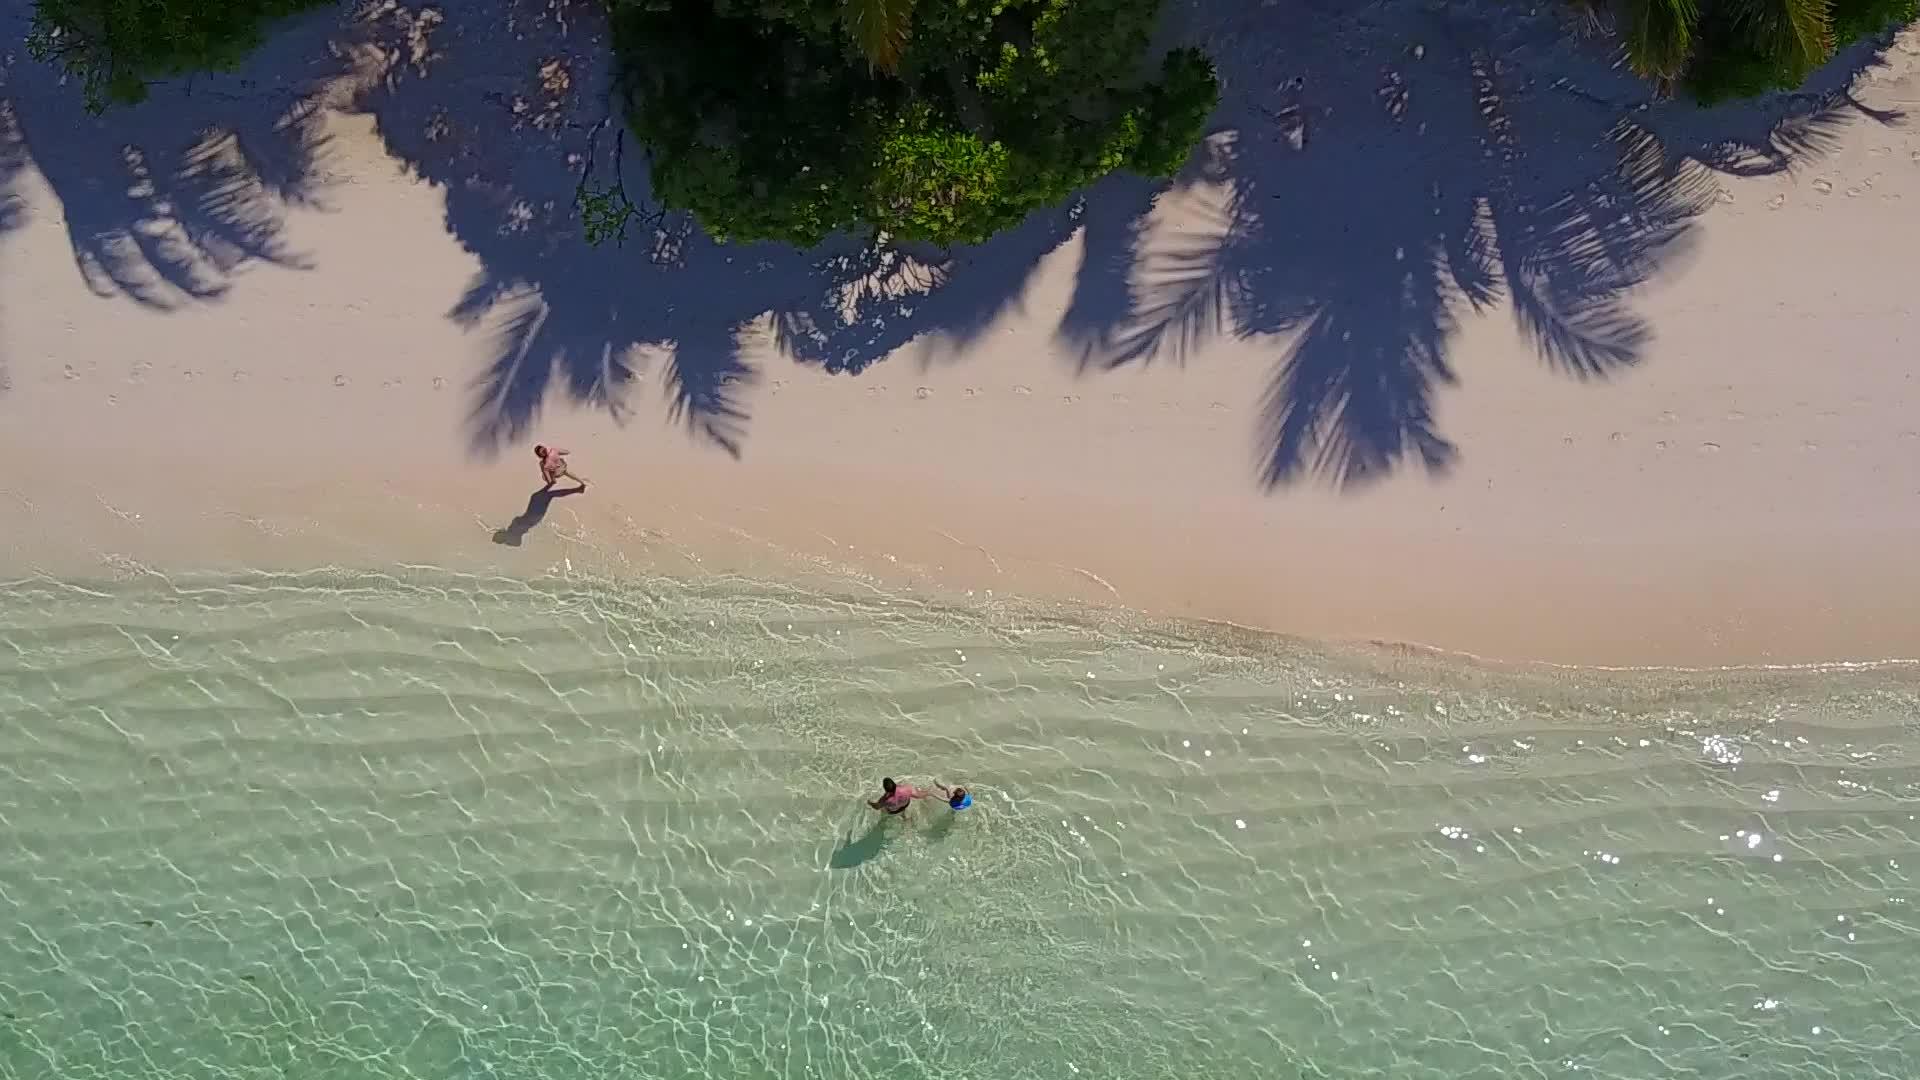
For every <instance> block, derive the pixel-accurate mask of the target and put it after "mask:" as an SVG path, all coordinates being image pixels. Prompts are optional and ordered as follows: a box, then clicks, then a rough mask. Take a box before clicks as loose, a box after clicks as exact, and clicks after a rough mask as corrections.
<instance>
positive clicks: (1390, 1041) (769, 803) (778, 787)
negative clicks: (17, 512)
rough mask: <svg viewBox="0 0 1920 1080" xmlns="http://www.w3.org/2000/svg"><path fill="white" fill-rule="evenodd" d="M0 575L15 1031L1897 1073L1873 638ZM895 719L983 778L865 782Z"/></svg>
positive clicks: (1904, 832)
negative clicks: (1633, 662) (1572, 660)
mask: <svg viewBox="0 0 1920 1080" xmlns="http://www.w3.org/2000/svg"><path fill="white" fill-rule="evenodd" d="M1288 648H1290V647H1289V646H1285V645H1283V644H1276V643H1272V642H1261V641H1254V640H1248V641H1240V642H1237V643H1236V642H1232V641H1226V640H1216V641H1214V642H1211V643H1203V642H1200V641H1198V640H1183V639H1180V638H1176V637H1173V636H1169V635H1167V634H1164V633H1159V632H1148V631H1145V630H1142V629H1139V628H1131V629H1129V628H1126V627H1118V626H1113V625H1104V626H1099V627H1095V626H1091V625H1077V624H1075V623H1073V622H1070V621H1064V620H1060V619H1055V618H1048V617H1041V616H1038V615H1033V614H1020V613H1015V612H1011V611H1007V610H1001V611H995V612H974V613H968V612H956V611H948V610H938V609H932V608H928V607H925V606H922V605H915V604H908V603H904V602H895V601H890V600H887V599H885V598H882V597H877V596H873V597H868V598H864V599H861V600H858V601H850V600H838V599H831V598H827V597H822V596H815V595H808V594H802V593H797V592H792V591H777V590H774V589H771V588H769V587H761V586H751V585H749V584H747V583H724V582H723V583H708V584H705V585H700V586H689V585H676V584H671V583H665V582H647V583H643V584H640V585H627V586H619V587H615V586H611V585H607V584H595V583H590V582H581V581H563V580H552V581H545V582H539V583H534V584H527V583H516V582H512V581H507V580H494V579H480V578H469V577H454V576H450V575H445V574H439V573H436V572H428V571H419V572H412V573H408V574H405V575H399V576H374V575H351V574H345V573H313V574H307V575H300V576H290V577H288V576H253V577H246V578H241V579H237V580H235V579H224V580H212V579H206V580H197V581H196V580H189V579H178V578H176V579H173V580H171V581H169V580H167V579H162V578H158V577H136V578H133V579H132V580H129V581H122V582H117V583H113V584H100V585H87V586H85V587H82V586H78V585H71V584H65V583H59V582H51V581H44V580H36V581H27V582H17V583H14V584H11V585H7V586H4V587H0V826H3V829H0V908H3V909H4V910H3V912H0V913H3V914H4V920H0V921H3V922H4V926H0V1009H3V1010H4V1013H5V1015H4V1017H0V1076H4V1077H6V1078H7V1080H13V1078H28V1077H32V1078H40V1077H60V1078H63V1080H95V1078H113V1080H136V1078H139V1080H148V1078H151V1080H159V1078H168V1080H175V1078H179V1080H185V1078H194V1080H201V1078H206V1080H212V1078H256V1077H276V1078H277V1077H299V1078H301V1080H323V1078H326V1080H330V1078H342V1080H346V1078H353V1080H369V1078H380V1080H384V1078H397V1077H421V1078H427V1077H434V1078H438V1077H457V1078H467V1077H474V1078H490V1080H509V1078H534V1077H539V1078H545V1080H571V1078H576V1077H577V1078H595V1080H600V1078H613V1077H661V1078H676V1080H677V1078H694V1077H728V1078H761V1077H835V1078H838V1077H868V1076H888V1077H893V1078H922V1077H925V1078H932V1077H939V1078H943V1080H948V1078H951V1080H961V1078H978V1080H987V1078H994V1080H1003V1078H1017V1077H1035V1078H1039V1077H1045V1078H1049V1080H1052V1078H1060V1077H1072V1076H1076V1075H1078V1076H1087V1077H1129V1078H1133V1077H1162V1076H1165V1077H1181V1078H1183V1080H1184V1078H1194V1077H1207V1078H1215V1077H1219V1078H1226V1077H1262V1078H1267V1077H1295V1076H1299V1077H1348V1076H1391V1077H1396V1078H1406V1077H1435V1078H1439V1077H1445V1078H1447V1080H1460V1078H1463V1077H1490V1078H1491V1077H1502V1078H1507V1077H1536V1076H1563V1075H1568V1073H1569V1069H1570V1067H1571V1068H1573V1069H1577V1070H1579V1071H1580V1072H1581V1073H1582V1074H1586V1075H1593V1076H1603V1077H1655V1076H1660V1077H1727V1078H1733V1077H1741V1078H1749V1077H1801V1076H1806V1077H1845V1078H1848V1080H1864V1078H1870V1077H1911V1076H1912V1075H1913V1069H1914V1064H1913V1062H1914V1061H1915V1060H1920V1035H1916V1031H1920V1028H1917V1027H1916V1021H1917V1020H1920V1016H1917V1015H1916V1014H1920V962H1917V961H1920V948H1916V944H1917V943H1920V937H1916V933H1915V924H1916V918H1915V914H1914V911H1913V909H1912V906H1911V903H1910V901H1911V898H1912V896H1913V889H1912V886H1911V882H1912V878H1911V874H1912V869H1911V866H1912V865H1914V864H1920V853H1915V852H1914V851H1913V850H1912V849H1913V843H1914V840H1915V838H1916V836H1917V835H1920V826H1917V825H1916V823H1915V820H1914V819H1915V812H1916V810H1917V809H1920V807H1917V806H1916V802H1915V796H1916V794H1920V787H1917V786H1916V785H1917V783H1920V781H1917V779H1916V777H1917V775H1920V774H1916V773H1915V772H1914V771H1913V765H1912V760H1911V755H1910V753H1909V751H1908V749H1907V745H1906V740H1907V739H1909V738H1910V737H1911V735H1912V729H1913V725H1914V723H1915V720H1916V718H1917V717H1920V710H1917V708H1916V700H1917V698H1916V694H1915V686H1914V683H1913V682H1912V681H1911V679H1910V677H1909V676H1908V675H1907V674H1905V673H1903V672H1900V671H1849V672H1814V673H1797V674H1794V675H1791V676H1788V675H1777V676H1775V675H1767V676H1737V677H1736V676H1694V677H1684V676H1672V675H1663V676H1651V675H1649V676H1636V677H1631V678H1630V677H1628V676H1607V677H1605V678H1604V679H1602V678H1600V677H1598V676H1594V677H1589V676H1578V677H1574V676H1567V677H1555V678H1546V677H1541V676H1526V677H1521V676H1512V677H1508V676H1493V675H1488V674H1485V673H1475V672H1470V671H1465V670H1464V669H1463V670H1460V671H1449V670H1447V669H1445V668H1443V667H1440V666H1437V665H1436V664H1435V663H1434V662H1431V661H1428V660H1423V659H1418V658H1412V657H1397V658H1396V657H1393V656H1384V655H1374V656H1369V657H1357V658H1356V657H1347V658H1337V657H1329V656H1312V655H1309V654H1307V653H1306V652H1304V651H1299V652H1297V653H1289V652H1288V651H1287V649H1288ZM883 773H892V774H895V775H899V776H903V777H917V778H923V779H924V778H928V777H937V778H939V779H944V780H948V781H950V782H952V781H964V782H968V783H970V784H972V785H973V786H975V787H976V789H977V790H978V792H979V804H978V806H977V807H976V809H974V810H972V811H969V812H967V813H965V814H962V815H957V816H956V815H951V814H949V813H948V812H947V811H946V810H945V809H944V808H943V807H940V806H938V805H921V806H918V807H916V808H915V809H914V811H913V812H912V813H911V814H910V815H909V817H908V819H907V820H886V819H882V818H879V817H878V816H877V815H874V814H872V813H871V812H870V811H868V810H866V809H865V807H864V806H862V805H861V800H862V799H863V798H866V797H870V796H871V791H870V789H871V788H872V787H873V785H874V783H875V781H876V780H877V778H878V777H879V776H880V775H882V774H883Z"/></svg>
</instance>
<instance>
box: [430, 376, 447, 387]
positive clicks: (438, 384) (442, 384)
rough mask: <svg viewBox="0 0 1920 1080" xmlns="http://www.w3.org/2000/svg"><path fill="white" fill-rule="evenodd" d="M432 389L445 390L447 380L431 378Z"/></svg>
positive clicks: (436, 377) (438, 377)
mask: <svg viewBox="0 0 1920 1080" xmlns="http://www.w3.org/2000/svg"><path fill="white" fill-rule="evenodd" d="M433 388H434V389H435V390H445V389H446V388H447V380H445V379H443V378H441V377H440V376H438V375H435V376H434V377H433Z"/></svg>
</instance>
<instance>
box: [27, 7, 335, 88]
mask: <svg viewBox="0 0 1920 1080" xmlns="http://www.w3.org/2000/svg"><path fill="white" fill-rule="evenodd" d="M333 2H334V0H34V8H33V23H32V27H31V29H30V30H29V31H28V34H27V51H28V52H29V53H30V54H32V55H33V57H34V58H35V59H39V60H52V61H55V62H57V63H58V64H60V66H61V67H62V68H63V69H64V70H65V71H66V72H67V74H69V75H72V76H74V77H75V78H77V79H78V80H79V82H80V87H81V92H82V93H83V94H84V95H85V97H86V103H87V108H88V110H89V111H91V112H99V111H101V110H102V109H104V108H106V107H107V106H108V105H109V104H134V103H137V102H139V101H142V100H144V99H145V98H146V96H147V83H148V82H150V81H152V80H155V79H164V78H170V77H173V76H177V75H191V74H193V73H195V72H200V71H224V70H230V69H232V68H235V67H238V66H239V65H240V62H241V61H243V60H245V59H246V57H247V54H248V53H251V52H252V51H253V50H254V49H255V48H256V47H258V46H259V44H260V42H261V39H262V38H263V37H265V34H266V28H267V26H268V25H269V24H271V23H273V22H274V21H276V20H278V19H283V18H285V17H287V16H289V15H294V14H297V13H299V12H301V11H305V10H307V9H309V8H315V7H324V6H327V5H329V4H331V3H333Z"/></svg>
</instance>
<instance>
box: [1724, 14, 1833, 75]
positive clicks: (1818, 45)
mask: <svg viewBox="0 0 1920 1080" xmlns="http://www.w3.org/2000/svg"><path fill="white" fill-rule="evenodd" d="M1732 6H1733V10H1734V18H1735V20H1736V21H1737V22H1738V23H1739V24H1741V27H1742V29H1744V30H1745V31H1746V34H1747V37H1748V38H1749V39H1750V40H1751V41H1752V42H1753V44H1754V45H1755V46H1757V47H1758V48H1759V49H1760V51H1761V52H1763V53H1764V54H1766V55H1767V56H1769V57H1771V58H1773V59H1774V60H1777V61H1778V62H1779V63H1780V64H1781V66H1782V67H1784V68H1786V69H1787V70H1788V71H1789V72H1791V73H1792V81H1793V82H1799V81H1800V80H1801V79H1803V78H1805V77H1806V75H1807V74H1808V73H1809V72H1811V71H1812V70H1813V69H1814V68H1817V67H1819V66H1820V65H1821V64H1824V63H1826V62H1827V58H1828V57H1829V56H1832V55H1833V8H1832V5H1831V3H1830V0H1737V2H1735V3H1734V4H1733V5H1732Z"/></svg>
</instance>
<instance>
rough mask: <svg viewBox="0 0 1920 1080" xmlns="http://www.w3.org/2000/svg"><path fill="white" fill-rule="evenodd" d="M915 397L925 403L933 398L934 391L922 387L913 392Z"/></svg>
mask: <svg viewBox="0 0 1920 1080" xmlns="http://www.w3.org/2000/svg"><path fill="white" fill-rule="evenodd" d="M913 396H914V397H917V398H919V399H920V400H922V401H925V400H926V399H928V398H930V397H932V396H933V391H932V390H930V389H928V388H927V387H924V386H922V387H920V388H919V389H917V390H915V391H914V392H913Z"/></svg>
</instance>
